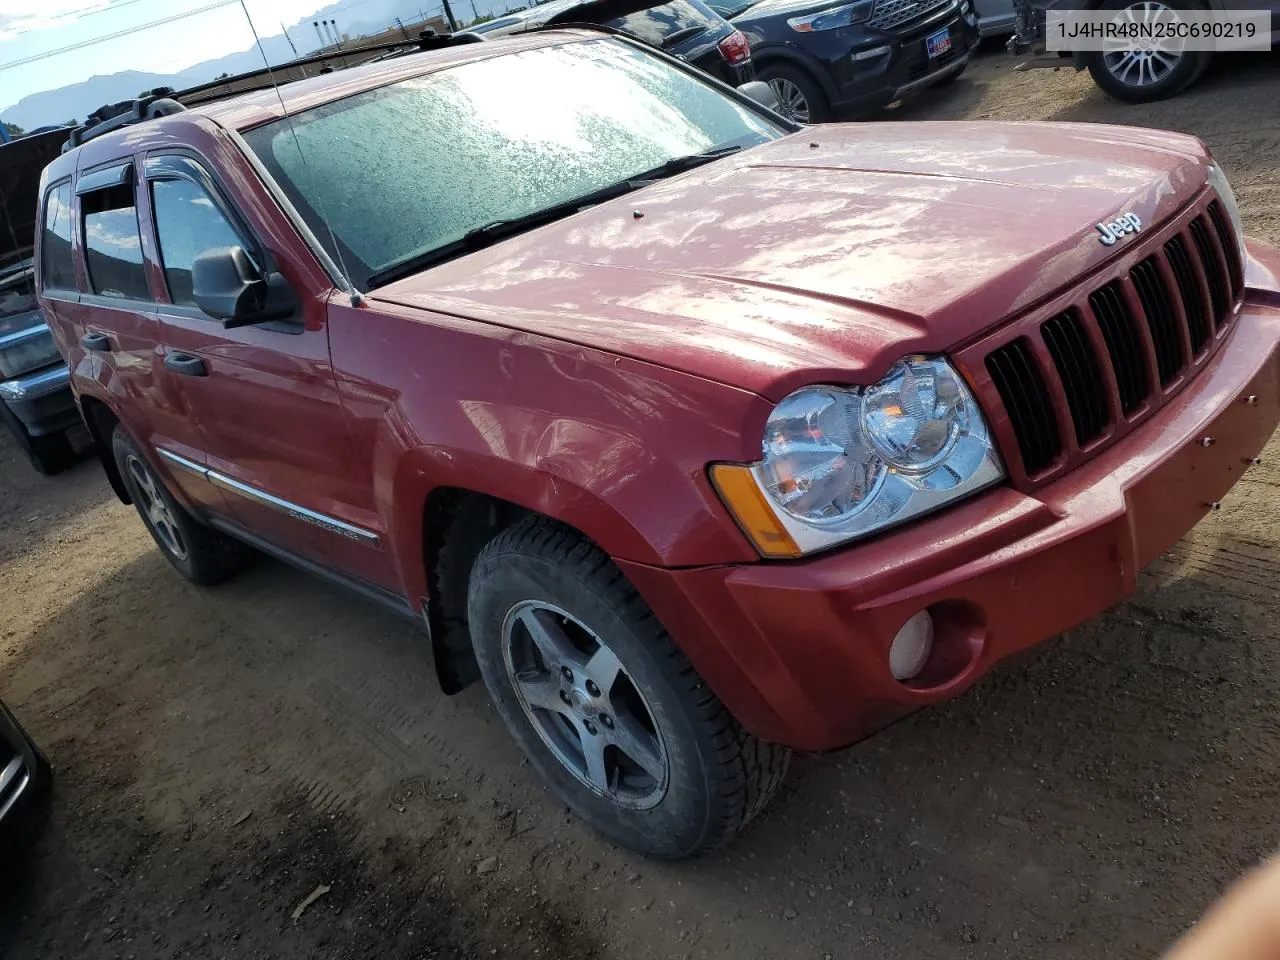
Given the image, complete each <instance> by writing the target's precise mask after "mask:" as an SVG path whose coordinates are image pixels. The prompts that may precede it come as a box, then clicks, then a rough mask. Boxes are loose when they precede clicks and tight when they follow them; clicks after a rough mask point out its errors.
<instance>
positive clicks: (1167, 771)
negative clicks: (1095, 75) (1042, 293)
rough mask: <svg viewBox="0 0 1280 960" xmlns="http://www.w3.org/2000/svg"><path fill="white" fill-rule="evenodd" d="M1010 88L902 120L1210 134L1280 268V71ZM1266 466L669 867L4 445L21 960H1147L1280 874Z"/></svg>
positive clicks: (366, 642) (1023, 82) (482, 731)
mask: <svg viewBox="0 0 1280 960" xmlns="http://www.w3.org/2000/svg"><path fill="white" fill-rule="evenodd" d="M1010 67H1011V64H1010V62H1009V61H1008V60H1006V59H1005V58H1004V57H1003V56H1002V55H998V54H995V55H991V56H988V57H986V58H984V59H983V60H981V61H980V62H978V63H976V64H975V65H974V66H973V67H971V69H970V70H969V72H968V74H967V75H966V77H965V78H964V79H963V80H962V81H961V82H960V83H958V84H957V85H956V86H955V87H954V88H952V89H950V90H948V91H946V92H945V93H944V94H941V95H939V96H936V97H933V98H931V99H927V100H924V99H922V100H920V101H917V102H915V103H913V104H910V105H908V106H906V107H903V108H900V109H897V110H892V111H890V112H889V116H893V117H899V118H945V119H963V118H979V117H981V118H1016V119H1034V120H1047V119H1053V120H1096V121H1104V122H1109V123H1135V124H1144V125H1154V126H1170V127H1176V128H1178V129H1181V130H1186V131H1191V132H1194V133H1197V134H1199V135H1200V136H1202V137H1203V138H1204V139H1205V140H1206V141H1208V143H1209V144H1210V146H1211V147H1212V148H1213V149H1214V151H1215V152H1216V153H1217V155H1218V157H1219V158H1220V160H1221V161H1222V163H1223V165H1224V166H1225V168H1226V169H1227V171H1228V172H1229V173H1230V174H1231V176H1232V178H1233V180H1234V181H1235V184H1236V187H1237V191H1238V193H1239V195H1240V201H1241V206H1242V207H1243V210H1244V216H1245V219H1246V221H1247V223H1248V226H1249V228H1250V231H1251V232H1253V233H1255V234H1257V235H1259V236H1261V237H1264V238H1266V239H1268V240H1270V241H1271V242H1273V243H1274V242H1280V59H1277V58H1275V57H1271V58H1267V57H1258V58H1256V59H1253V58H1248V59H1246V58H1242V57H1241V58H1235V60H1234V62H1231V63H1227V64H1222V65H1220V66H1219V67H1217V68H1215V69H1214V70H1213V71H1212V72H1211V74H1210V75H1209V76H1208V77H1207V78H1206V81H1205V82H1204V83H1202V84H1201V85H1200V86H1198V87H1197V88H1196V89H1195V90H1194V91H1193V92H1191V93H1189V94H1187V95H1185V96H1183V97H1181V98H1180V99H1177V100H1174V101H1170V102H1168V103H1166V104H1161V105H1157V106H1153V107H1144V108H1138V107H1124V106H1121V105H1119V104H1115V103H1112V102H1109V101H1108V100H1106V99H1104V98H1103V96H1102V95H1101V94H1100V93H1098V91H1097V90H1095V89H1094V87H1093V86H1092V84H1091V83H1090V82H1089V80H1088V79H1087V77H1085V76H1077V75H1075V74H1073V73H1071V72H1070V71H1065V70H1064V71H1060V72H1052V71H1036V72H1031V73H1014V72H1013V71H1012V70H1011V69H1010ZM1265 456H1266V462H1265V463H1264V465H1263V466H1262V467H1260V468H1258V469H1256V470H1254V471H1251V472H1250V473H1249V475H1248V476H1247V477H1246V479H1245V480H1244V481H1243V482H1242V483H1241V484H1240V485H1239V487H1238V488H1237V489H1236V490H1235V491H1234V492H1233V493H1232V494H1231V495H1230V497H1229V499H1228V500H1227V501H1226V503H1225V505H1224V508H1223V510H1222V511H1221V512H1220V513H1218V514H1214V515H1212V516H1211V517H1210V518H1209V519H1207V520H1206V521H1204V522H1203V523H1201V524H1200V525H1199V526H1198V527H1196V529H1195V530H1193V531H1192V532H1191V533H1190V534H1189V535H1188V536H1187V538H1186V539H1184V540H1183V541H1182V542H1181V543H1179V544H1178V545H1177V546H1176V547H1175V548H1174V549H1173V550H1172V551H1171V552H1170V553H1169V554H1168V555H1167V556H1166V557H1164V558H1163V559H1161V560H1160V561H1158V562H1157V563H1156V564H1155V565H1154V567H1153V568H1152V569H1150V570H1149V571H1148V572H1147V573H1146V574H1145V575H1144V576H1143V579H1142V586H1141V590H1140V591H1139V593H1138V595H1137V596H1136V597H1135V598H1134V599H1133V601H1132V602H1130V603H1126V604H1124V605H1123V606H1122V607H1120V608H1119V609H1117V610H1115V611H1113V612H1111V613H1110V614H1108V615H1107V616H1105V617H1103V618H1101V619H1099V620H1097V621H1096V622H1093V623H1091V624H1089V625H1087V626H1085V627H1082V628H1080V629H1078V630H1075V631H1073V632H1072V633H1071V634H1070V635H1068V636H1065V637H1062V638H1060V639H1058V640H1056V641H1053V642H1051V643H1049V644H1046V645H1045V647H1044V648H1043V649H1042V650H1041V651H1039V652H1037V653H1036V654H1034V655H1031V656H1028V657H1026V658H1024V659H1022V660H1020V661H1018V662H1014V663H1010V664H1007V665H1006V666H1004V667H1003V668H1002V669H1000V670H998V671H997V672H996V673H995V674H994V675H993V676H991V677H990V678H989V679H988V680H986V681H985V682H983V683H982V684H981V685H979V687H978V688H977V689H975V690H974V691H972V692H971V693H969V694H968V695H966V696H964V697H962V698H960V699H959V700H957V701H955V702H952V703H950V704H947V705H945V706H942V707H939V708H935V709H931V710H927V711H925V712H922V713H918V714H916V715H914V716H913V717H911V718H909V719H907V720H905V721H903V722H902V723H900V724H898V725H897V726H895V727H894V728H892V729H891V730H889V731H887V732H886V733H884V734H882V735H881V736H879V737H877V738H875V739H873V740H870V741H868V742H866V743H864V744H862V745H860V746H858V747H855V748H853V749H851V750H848V751H846V752H844V753H841V754H838V755H834V756H825V757H804V758H800V759H799V761H798V762H797V763H796V764H795V765H794V767H793V772H792V774H791V776H790V777H789V779H788V781H787V783H786V785H785V786H784V788H783V791H782V793H781V795H780V796H779V797H778V798H777V800H776V801H775V802H774V804H773V805H772V807H771V808H770V809H769V810H768V811H767V813H766V814H765V816H764V817H763V819H762V820H761V821H760V822H759V823H758V824H757V825H756V826H755V827H753V828H752V829H751V830H750V831H749V832H748V833H747V834H745V835H744V836H743V837H742V838H741V840H740V841H739V842H738V843H737V844H736V845H734V846H733V847H732V848H731V849H730V850H728V851H726V852H725V853H724V854H723V855H721V856H718V857H716V858H713V859H709V860H704V861H699V862H695V863H684V864H657V863H650V862H645V861H642V860H640V859H638V858H635V857H633V856H630V855H628V854H626V853H623V852H620V851H619V850H617V849H614V848H612V847H609V846H607V845H606V844H604V843H603V842H601V841H599V840H598V839H597V838H596V837H594V836H593V835H592V834H590V833H589V832H588V831H586V830H585V829H584V828H583V827H581V826H580V825H579V824H578V823H577V822H575V821H573V820H571V819H570V818H569V817H568V816H567V815H566V813H565V811H564V810H563V809H562V808H560V807H558V806H557V805H556V804H555V802H554V801H553V800H552V799H551V797H550V796H549V794H548V793H547V792H546V791H545V790H544V789H543V788H542V787H541V785H540V784H539V783H538V782H537V781H536V779H535V778H534V776H533V774H532V773H531V771H530V770H529V768H528V767H527V766H524V765H522V764H521V762H520V757H519V756H518V754H517V752H516V749H515V748H514V746H513V745H512V744H511V743H510V742H509V741H508V739H507V737H506V736H505V735H504V733H503V731H502V729H501V728H500V727H499V724H498V721H497V718H496V716H495V714H494V712H493V711H492V710H491V709H490V707H489V704H488V702H487V701H486V699H485V696H484V694H483V692H482V691H481V690H479V689H472V690H470V691H468V692H466V693H464V694H463V695H462V696H460V697H458V698H453V699H446V698H444V697H442V696H441V695H440V694H439V693H438V691H437V690H436V688H435V686H434V682H433V679H432V674H431V670H430V665H429V659H428V655H427V651H426V648H425V645H424V643H423V638H422V636H421V635H419V634H418V633H417V632H415V630H414V628H413V627H412V626H410V625H407V624H405V623H402V622H400V621H398V620H396V619H394V618H392V617H391V616H389V615H387V614H385V613H383V612H381V611H379V610H376V609H373V608H371V607H370V606H368V605H366V604H365V603H363V602H362V601H360V600H357V599H353V598H351V597H349V596H347V595H345V594H339V593H337V592H335V591H333V590H332V589H331V588H329V587H328V586H326V585H324V584H321V583H319V582H317V581H314V580H312V579H309V578H308V577H306V576H305V575H303V574H301V573H297V572H295V571H293V570H291V569H289V568H286V567H284V566H282V565H280V564H277V563H275V562H272V561H268V560H265V559H263V560H262V561H261V562H259V563H257V564H256V566H255V567H254V568H253V569H251V570H250V571H249V572H248V573H247V574H246V575H244V576H242V577H240V578H238V579H236V580H235V581H233V582H232V583H229V584H227V585H225V586H223V587H219V588H216V589H211V590H206V589H198V588H195V587H192V586H189V585H187V584H186V583H185V582H183V581H181V580H180V579H179V578H178V577H177V575H176V574H175V573H174V572H173V571H172V570H171V569H170V568H169V567H168V566H167V564H166V563H165V562H164V561H163V560H162V559H161V557H160V554H159V553H158V552H157V551H156V550H155V549H154V548H153V546H152V543H151V541H150V540H149V538H148V537H147V534H146V533H145V532H144V529H143V527H142V524H141V523H140V522H139V521H138V519H137V518H136V516H135V515H134V513H133V511H132V509H131V508H127V507H124V506H122V505H120V504H119V503H118V502H116V501H115V500H114V499H113V498H112V496H111V494H110V492H109V490H108V488H107V486H106V483H105V482H104V480H103V478H102V475H101V471H100V469H99V467H98V466H97V465H96V463H92V462H90V463H85V464H83V465H82V466H80V467H79V468H77V469H75V470H73V471H72V472H70V473H69V474H66V475H63V476H61V477H58V478H55V479H42V478H39V477H37V476H36V475H35V474H34V473H33V472H31V471H30V470H29V469H28V467H27V465H26V464H25V462H22V461H21V460H20V459H19V458H18V456H17V455H16V453H15V451H14V450H13V447H12V445H11V444H9V443H7V442H3V443H2V444H0V697H2V698H3V699H4V700H5V701H6V702H7V703H8V704H9V705H10V707H11V708H13V709H14V710H15V712H17V713H18V714H19V715H20V716H21V717H22V719H23V720H24V721H25V723H26V724H27V726H28V727H29V729H30V731H31V732H32V733H33V735H34V736H35V737H36V738H37V739H38V740H39V741H40V742H41V743H42V744H43V745H44V747H45V748H46V750H47V752H48V753H49V755H50V757H51V759H52V761H53V764H54V766H55V768H56V771H57V782H56V789H55V794H54V803H53V805H52V810H51V814H50V818H49V821H48V822H47V823H46V825H45V829H44V831H43V833H42V837H41V839H40V840H39V842H38V843H37V844H36V845H35V846H34V848H33V849H32V850H31V851H30V855H29V856H28V857H26V859H25V860H24V861H23V862H21V863H17V864H14V863H12V862H11V861H10V862H4V863H3V864H0V874H2V876H0V884H4V886H3V887H2V888H0V956H4V957H6V958H9V960H27V958H41V960H48V958H63V957H80V958H86V960H92V958H104V960H105V958H122V960H123V958H151V957H198V958H206V957H207V958H213V957H219V958H221V957H280V958H299V960H301V958H306V960H314V958H364V957H369V958H373V957H377V958H401V957H404V958H417V957H439V958H452V957H459V958H460V957H467V958H475V957H484V956H501V957H517V958H535V957H536V958H549V957H554V958H568V960H573V958H587V957H616V958H627V960H640V958H647V957H654V958H657V957H687V958H699V957H733V958H734V960H748V958H756V957H760V958H777V957H801V958H815V960H822V958H824V957H831V958H851V957H875V958H877V960H893V958H913V960H923V958H961V957H974V958H979V957H981V958H996V957H1035V958H1058V957H1087V958H1095V957H1115V958H1119V957H1150V956H1153V955H1155V954H1157V953H1158V952H1159V951H1160V950H1161V949H1162V947H1163V946H1164V945H1166V944H1167V943H1168V942H1169V941H1170V940H1171V939H1172V938H1173V937H1175V936H1176V935H1177V934H1178V933H1179V931H1180V930H1182V929H1183V928H1184V927H1185V926H1186V925H1187V924H1189V923H1190V922H1191V921H1192V920H1193V918H1195V917H1196V916H1197V915H1198V914H1199V913H1200V911H1201V910H1202V909H1203V908H1204V907H1205V906H1206V905H1207V904H1208V903H1209V902H1210V901H1211V899H1212V898H1214V897H1215V896H1216V895H1217V894H1218V892H1219V891H1220V890H1221V889H1222V888H1223V886H1224V885H1225V884H1226V883H1228V882H1229V881H1230V880H1231V879H1232V878H1234V877H1235V876H1236V875H1237V874H1239V873H1240V872H1241V871H1242V870H1244V869H1245V868H1247V867H1248V866H1250V865H1251V864H1254V863H1256V862H1257V861H1258V860H1259V859H1260V858H1261V857H1263V856H1264V855H1267V854H1268V853H1269V852H1271V851H1273V850H1274V849H1275V848H1276V846H1277V843H1278V842H1280V828H1278V826H1277V822H1276V816H1275V813H1276V810H1277V809H1280V778H1278V777H1277V774H1278V773H1280V747H1278V744H1280V729H1278V727H1280V722H1278V720H1277V709H1276V705H1277V697H1276V686H1277V679H1278V678H1280V606H1278V601H1277V592H1276V588H1275V584H1276V583H1277V580H1278V579H1280V553H1277V546H1280V510H1278V509H1277V504H1278V502H1280V469H1278V468H1277V466H1276V465H1277V464H1280V442H1273V443H1272V445H1271V446H1270V448H1269V449H1268V451H1267V454H1266V455H1265ZM318 888H320V889H325V888H327V892H325V893H324V894H323V895H321V896H319V898H318V899H315V900H314V902H312V903H311V904H310V906H309V907H308V908H307V909H306V910H305V911H304V912H303V913H302V914H301V916H300V917H297V918H296V919H295V917H294V914H295V908H296V907H298V906H299V905H300V904H301V903H302V902H303V901H304V898H307V897H308V895H309V894H311V893H312V892H313V891H315V890H317V889H318Z"/></svg>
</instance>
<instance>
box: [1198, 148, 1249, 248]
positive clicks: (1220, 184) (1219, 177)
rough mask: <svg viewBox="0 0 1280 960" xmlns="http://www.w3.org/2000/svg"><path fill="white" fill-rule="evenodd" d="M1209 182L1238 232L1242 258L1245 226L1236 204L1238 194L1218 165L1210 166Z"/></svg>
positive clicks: (1212, 164)
mask: <svg viewBox="0 0 1280 960" xmlns="http://www.w3.org/2000/svg"><path fill="white" fill-rule="evenodd" d="M1207 182H1208V184H1209V186H1211V187H1213V189H1214V190H1215V191H1216V192H1217V194H1218V199H1219V200H1221V201H1222V205H1223V207H1225V208H1226V211H1227V216H1228V217H1230V218H1231V225H1232V226H1233V227H1235V230H1236V243H1237V244H1238V246H1239V248H1240V254H1241V256H1243V255H1244V224H1243V223H1242V222H1241V221H1240V207H1239V205H1238V204H1237V203H1236V192H1235V191H1234V190H1232V189H1231V183H1230V181H1228V180H1227V175H1226V174H1225V173H1223V172H1222V168H1221V167H1220V166H1218V165H1217V163H1211V164H1209V170H1208V179H1207Z"/></svg>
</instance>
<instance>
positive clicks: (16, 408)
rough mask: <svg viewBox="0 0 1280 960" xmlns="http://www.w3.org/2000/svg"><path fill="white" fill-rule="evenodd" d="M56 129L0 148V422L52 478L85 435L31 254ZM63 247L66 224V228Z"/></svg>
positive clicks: (62, 134) (58, 137)
mask: <svg viewBox="0 0 1280 960" xmlns="http://www.w3.org/2000/svg"><path fill="white" fill-rule="evenodd" d="M66 139H67V131H66V130H65V129H64V128H62V127H58V128H56V129H52V130H47V131H44V132H39V133H34V134H31V135H29V136H25V137H20V138H19V139H17V140H13V141H11V142H9V143H4V144H0V202H2V204H3V205H2V206H0V421H3V423H4V426H5V427H6V428H8V430H9V431H10V432H11V433H12V434H13V436H14V437H15V439H16V440H17V441H18V446H19V447H21V449H22V450H23V452H24V453H25V454H26V455H27V458H28V459H29V460H30V461H31V465H32V466H33V467H35V468H36V469H37V470H39V471H40V472H41V473H46V474H48V473H57V472H58V471H60V470H65V469H66V468H67V467H69V466H70V465H71V464H72V463H74V462H75V460H76V443H75V442H74V440H73V434H75V433H78V432H83V426H82V423H81V420H80V411H79V410H78V409H77V407H76V403H75V399H74V398H73V397H72V395H71V387H70V379H69V375H68V372H67V365H66V364H65V363H64V362H63V360H62V355H61V354H60V353H59V352H58V346H57V344H56V343H54V340H53V335H52V334H51V333H50V332H49V327H48V324H46V323H45V321H44V316H43V315H42V314H41V312H40V306H39V304H37V303H36V297H35V285H34V284H35V262H34V261H33V260H32V259H31V256H32V239H33V228H34V224H35V213H36V199H37V197H38V196H39V187H40V173H41V171H42V170H43V169H44V167H45V164H47V163H48V162H49V161H50V160H52V159H53V158H54V157H56V156H58V154H59V152H60V150H61V148H62V144H63V143H65V142H66ZM63 226H64V230H65V234H66V243H67V245H68V247H70V244H71V223H70V221H68V222H67V223H66V224H64V225H63Z"/></svg>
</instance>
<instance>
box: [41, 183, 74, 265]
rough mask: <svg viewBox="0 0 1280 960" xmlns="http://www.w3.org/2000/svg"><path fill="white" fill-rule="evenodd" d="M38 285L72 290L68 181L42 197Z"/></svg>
mask: <svg viewBox="0 0 1280 960" xmlns="http://www.w3.org/2000/svg"><path fill="white" fill-rule="evenodd" d="M40 264H41V270H40V273H41V280H40V282H41V284H42V286H43V287H44V288H45V289H49V290H74V289H75V288H76V272H75V268H74V267H73V266H72V263H71V184H70V183H63V184H59V185H58V186H56V187H54V188H53V189H52V190H50V191H49V193H48V194H47V195H46V197H45V201H44V224H43V227H42V229H41V232H40Z"/></svg>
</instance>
